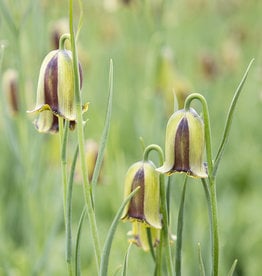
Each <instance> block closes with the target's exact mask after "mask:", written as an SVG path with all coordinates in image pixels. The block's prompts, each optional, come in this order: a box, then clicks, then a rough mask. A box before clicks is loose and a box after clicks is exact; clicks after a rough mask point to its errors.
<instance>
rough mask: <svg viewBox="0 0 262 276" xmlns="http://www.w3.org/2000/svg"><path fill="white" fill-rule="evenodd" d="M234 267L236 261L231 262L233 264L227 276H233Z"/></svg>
mask: <svg viewBox="0 0 262 276" xmlns="http://www.w3.org/2000/svg"><path fill="white" fill-rule="evenodd" d="M236 266H237V259H236V260H235V261H234V262H233V264H232V266H231V268H230V270H229V272H228V274H227V275H228V276H233V274H234V271H235V269H236Z"/></svg>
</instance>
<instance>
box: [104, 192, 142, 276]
mask: <svg viewBox="0 0 262 276" xmlns="http://www.w3.org/2000/svg"><path fill="white" fill-rule="evenodd" d="M139 189H140V187H137V188H136V189H135V190H134V191H133V192H132V193H130V195H129V196H128V197H127V198H126V199H125V200H124V201H123V203H122V204H121V206H120V208H119V209H118V211H117V213H116V215H115V218H114V220H113V222H112V224H111V226H110V229H109V231H108V234H107V237H106V241H105V244H104V248H103V251H102V259H101V265H100V272H99V275H100V276H107V271H108V261H109V255H110V250H111V245H112V242H113V238H114V235H115V231H116V228H117V224H118V222H119V219H120V217H121V215H122V212H123V210H124V208H125V206H126V204H127V203H128V202H129V200H130V199H131V198H132V197H133V196H134V195H135V194H136V193H137V192H138V190H139Z"/></svg>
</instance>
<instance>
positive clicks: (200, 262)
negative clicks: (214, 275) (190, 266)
mask: <svg viewBox="0 0 262 276" xmlns="http://www.w3.org/2000/svg"><path fill="white" fill-rule="evenodd" d="M197 246H198V266H199V273H200V276H205V275H206V273H205V266H204V262H203V258H202V254H201V246H200V243H198V244H197Z"/></svg>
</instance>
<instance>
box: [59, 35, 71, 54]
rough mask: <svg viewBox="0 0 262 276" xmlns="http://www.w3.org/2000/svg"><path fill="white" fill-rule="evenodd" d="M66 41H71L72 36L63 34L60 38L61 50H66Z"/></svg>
mask: <svg viewBox="0 0 262 276" xmlns="http://www.w3.org/2000/svg"><path fill="white" fill-rule="evenodd" d="M66 40H70V34H63V35H61V37H60V38H59V50H64V49H65V42H66Z"/></svg>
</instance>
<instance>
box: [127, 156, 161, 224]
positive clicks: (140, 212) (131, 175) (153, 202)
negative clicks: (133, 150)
mask: <svg viewBox="0 0 262 276" xmlns="http://www.w3.org/2000/svg"><path fill="white" fill-rule="evenodd" d="M159 185H160V184H159V174H158V172H156V170H155V166H154V165H153V163H151V162H149V161H140V162H137V163H135V164H133V165H132V166H131V167H130V168H129V170H128V172H127V174H126V179H125V191H124V196H125V198H126V197H128V195H129V194H130V193H131V192H132V191H133V190H134V189H136V188H137V187H138V186H140V189H139V190H138V192H137V193H136V194H135V195H134V196H133V197H132V199H131V200H130V201H129V203H128V204H127V205H126V207H125V209H124V211H123V215H122V219H123V220H125V219H128V220H131V221H135V220H137V221H140V222H144V223H145V224H146V225H147V226H151V227H154V228H156V229H161V217H160V213H159V208H160V186H159Z"/></svg>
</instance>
